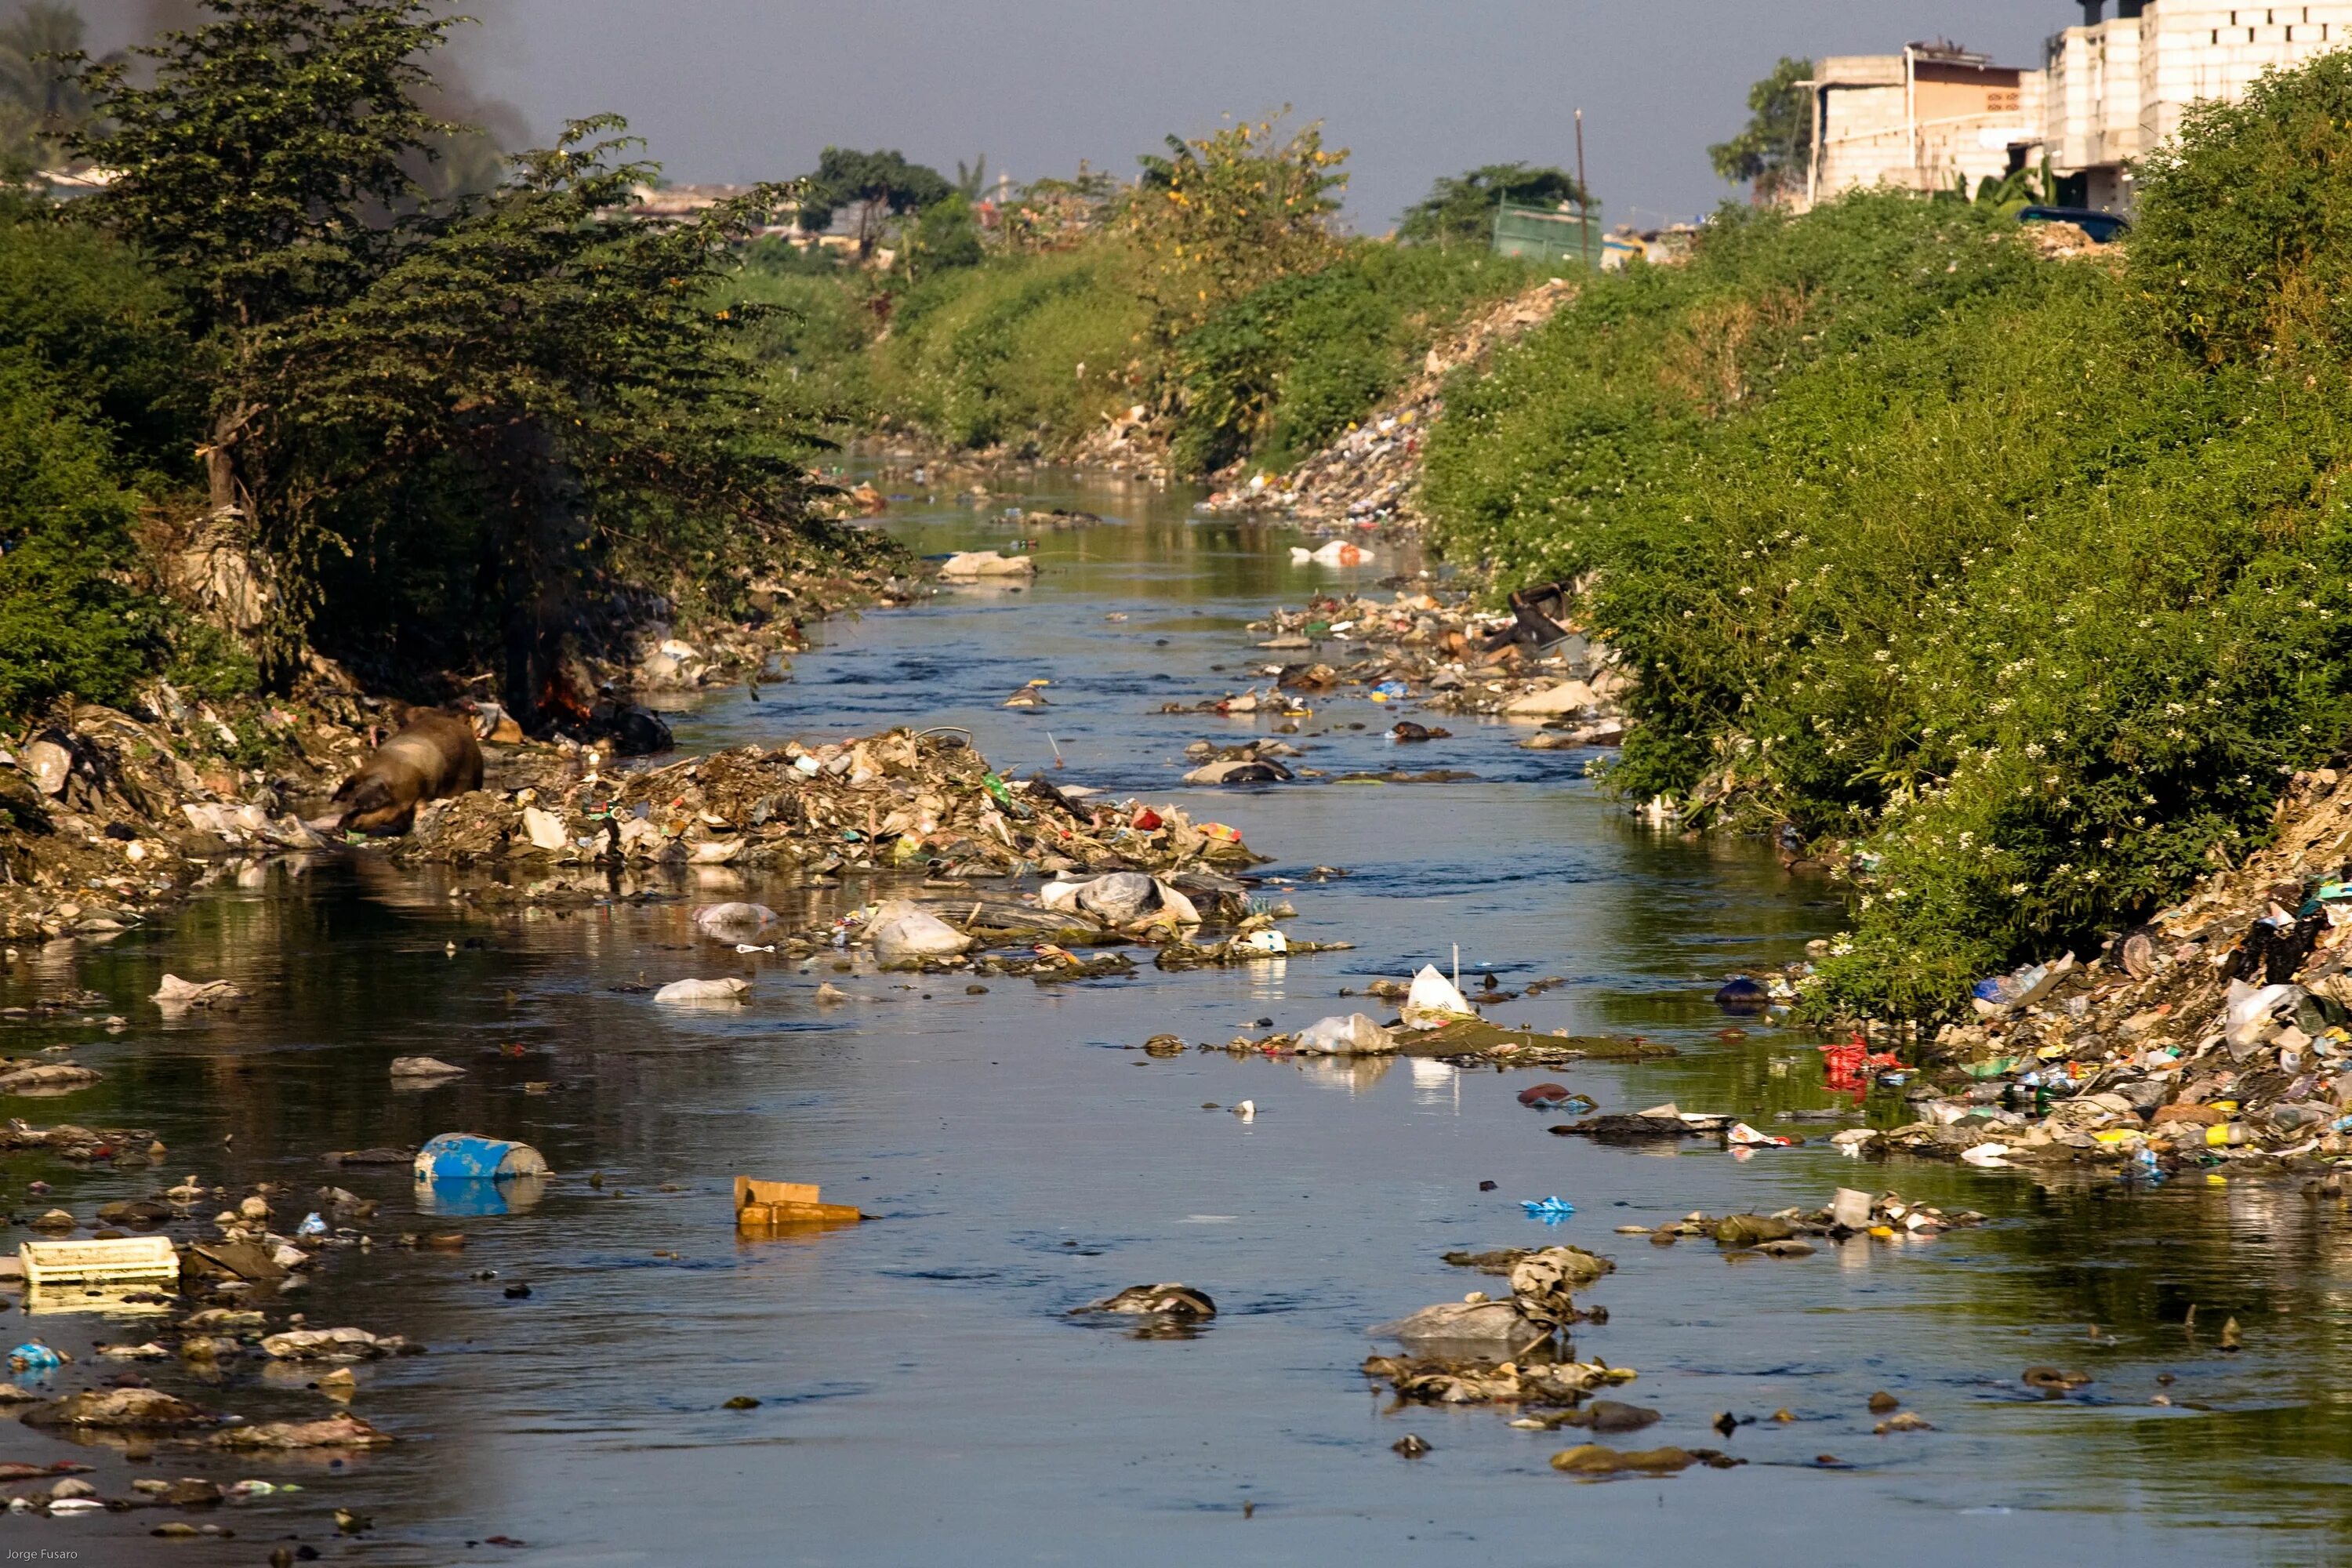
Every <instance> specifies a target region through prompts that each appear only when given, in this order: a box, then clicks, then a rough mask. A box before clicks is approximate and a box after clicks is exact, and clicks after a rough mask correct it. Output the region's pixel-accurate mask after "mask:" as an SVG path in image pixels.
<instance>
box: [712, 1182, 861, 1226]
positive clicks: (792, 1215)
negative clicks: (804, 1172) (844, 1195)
mask: <svg viewBox="0 0 2352 1568" xmlns="http://www.w3.org/2000/svg"><path fill="white" fill-rule="evenodd" d="M865 1217H866V1216H865V1215H863V1214H861V1213H859V1212H858V1210H857V1209H856V1208H855V1207H853V1206H852V1205H848V1204H829V1203H825V1202H824V1201H823V1200H822V1197H821V1195H820V1194H819V1191H818V1188H817V1185H816V1184H815V1183H814V1182H762V1181H758V1180H756V1179H754V1178H752V1177H751V1176H738V1177H736V1178H735V1224H736V1226H738V1227H739V1228H740V1229H746V1230H764V1229H772V1228H774V1227H775V1226H800V1225H841V1224H852V1223H855V1222H856V1221H859V1220H862V1219H864V1218H865Z"/></svg>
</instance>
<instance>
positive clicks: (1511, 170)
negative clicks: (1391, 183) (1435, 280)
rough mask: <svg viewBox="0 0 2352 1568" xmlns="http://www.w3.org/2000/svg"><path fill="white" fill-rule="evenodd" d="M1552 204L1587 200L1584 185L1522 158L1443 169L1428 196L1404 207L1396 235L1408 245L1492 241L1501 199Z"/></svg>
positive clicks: (1520, 202)
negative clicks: (1445, 171) (1450, 170)
mask: <svg viewBox="0 0 2352 1568" xmlns="http://www.w3.org/2000/svg"><path fill="white" fill-rule="evenodd" d="M1585 201H1586V197H1585V193H1584V187H1583V186H1581V185H1580V184H1577V183H1576V179H1575V176H1574V175H1572V174H1569V173H1567V172H1566V171H1565V170H1561V169H1549V168H1545V169H1535V168H1529V167H1528V165H1527V164H1525V163H1488V164H1486V165H1485V166H1484V167H1482V168H1476V169H1472V170H1471V171H1469V172H1468V173H1467V174H1447V175H1444V176H1443V177H1441V178H1440V179H1439V180H1438V181H1437V183H1436V184H1433V185H1431V186H1430V187H1429V195H1426V196H1423V198H1422V199H1421V200H1420V201H1418V202H1415V203H1414V204H1413V205H1412V206H1409V207H1407V208H1406V209H1405V213H1404V221H1403V222H1402V224H1400V225H1398V226H1397V238H1399V239H1400V240H1402V241H1403V242H1404V243H1406V244H1407V245H1479V246H1484V245H1490V244H1492V243H1493V242H1494V238H1495V213H1496V209H1498V208H1500V207H1501V206H1502V205H1503V204H1504V203H1505V202H1517V203H1519V204H1521V205H1528V206H1553V205H1558V204H1559V203H1562V202H1573V203H1575V204H1577V205H1579V206H1582V205H1584V204H1585Z"/></svg>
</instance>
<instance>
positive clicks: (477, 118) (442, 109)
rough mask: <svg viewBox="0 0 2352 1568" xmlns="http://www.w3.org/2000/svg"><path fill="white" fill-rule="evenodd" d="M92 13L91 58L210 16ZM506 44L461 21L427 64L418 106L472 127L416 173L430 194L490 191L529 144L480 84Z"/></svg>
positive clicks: (520, 124)
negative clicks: (427, 82) (427, 79)
mask: <svg viewBox="0 0 2352 1568" xmlns="http://www.w3.org/2000/svg"><path fill="white" fill-rule="evenodd" d="M433 4H434V5H435V8H436V9H437V10H439V11H441V12H442V13H444V14H445V15H446V14H453V13H454V14H464V12H463V8H462V7H461V6H459V5H456V4H453V3H452V0H433ZM89 8H90V9H93V10H97V11H100V12H101V13H105V15H102V16H100V17H98V18H95V19H93V20H92V21H91V22H90V25H89V52H90V53H91V54H93V55H102V54H105V53H106V52H108V51H109V50H111V49H117V48H125V47H131V46H134V45H138V44H143V43H146V42H148V41H150V40H151V39H153V38H155V37H158V36H160V35H162V34H163V33H167V32H187V31H190V30H192V29H194V28H196V27H200V26H204V24H205V22H206V21H208V20H211V19H212V17H213V16H214V15H215V13H214V11H213V7H212V6H210V5H206V4H205V0H138V3H137V4H135V5H119V4H117V5H110V4H103V3H101V4H100V5H93V6H90V7H89ZM493 16H495V13H493ZM506 45H507V39H506V37H505V36H504V29H503V27H502V26H500V24H499V23H498V22H497V21H496V20H494V19H492V20H485V21H479V22H464V23H460V24H459V25H458V26H455V27H452V28H451V29H449V41H448V44H447V46H446V47H444V48H441V49H439V50H437V51H436V52H435V53H434V55H433V57H432V58H430V59H429V60H427V61H426V62H425V66H426V68H427V69H429V70H430V71H431V72H432V73H433V82H434V87H433V90H431V91H429V92H426V93H424V94H421V95H420V96H419V100H418V101H419V107H421V108H423V109H424V110H425V112H426V113H428V114H431V115H433V116H435V117H436V118H437V119H441V120H446V121H452V122H453V123H456V124H460V125H467V126H470V127H472V128H473V131H472V132H471V133H470V134H467V135H464V136H457V137H452V138H450V139H448V140H447V142H445V143H444V145H443V146H442V147H441V148H440V149H439V152H440V153H441V157H440V159H439V160H438V162H437V163H435V164H434V166H433V167H432V168H431V169H429V170H419V171H417V174H418V175H419V178H420V180H421V183H423V184H425V188H426V190H427V192H428V194H430V195H436V196H446V195H458V194H463V193H476V192H480V191H484V190H488V188H489V187H490V186H491V185H492V184H496V183H497V181H498V178H499V174H500V172H501V170H502V159H503V156H504V154H506V153H514V152H520V150H522V149H523V148H525V147H528V146H530V144H531V133H530V121H529V120H528V119H526V118H525V117H524V115H523V112H522V110H520V109H519V108H517V107H516V106H515V105H514V104H512V103H509V101H507V100H505V99H502V98H498V97H495V96H493V95H491V94H489V93H487V92H485V91H483V90H482V89H481V88H480V87H479V86H478V80H479V78H480V75H481V72H482V69H483V68H484V67H485V66H486V65H487V64H488V62H489V61H490V60H491V59H492V58H495V57H496V56H497V55H498V54H499V52H500V51H501V50H502V49H503V48H504V47H506Z"/></svg>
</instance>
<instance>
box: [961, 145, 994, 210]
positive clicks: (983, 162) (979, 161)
mask: <svg viewBox="0 0 2352 1568" xmlns="http://www.w3.org/2000/svg"><path fill="white" fill-rule="evenodd" d="M955 188H956V195H960V196H961V197H962V198H963V199H964V200H966V201H968V202H970V203H971V204H972V205H975V206H977V205H979V204H980V199H981V197H982V196H983V195H986V194H987V191H988V154H987V153H982V154H981V155H980V156H979V157H977V158H974V159H973V160H972V161H971V167H970V168H968V169H967V168H966V167H964V162H963V160H962V159H961V158H958V159H957V160H956V177H955Z"/></svg>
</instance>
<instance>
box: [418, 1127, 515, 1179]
mask: <svg viewBox="0 0 2352 1568" xmlns="http://www.w3.org/2000/svg"><path fill="white" fill-rule="evenodd" d="M547 1173H548V1171H547V1162H546V1160H545V1159H543V1158H541V1155H540V1152H539V1151H538V1150H536V1149H534V1148H532V1147H531V1146H530V1144H528V1143H509V1142H506V1141H505V1140H504V1139H501V1138H485V1137H483V1136H482V1135H481V1134H480V1133H478V1132H444V1133H443V1134H441V1136H440V1137H438V1138H436V1139H434V1140H433V1141H432V1142H429V1143H427V1144H425V1147H424V1148H422V1149H419V1150H418V1151H417V1152H416V1184H417V1185H419V1186H426V1185H430V1184H435V1183H438V1182H480V1181H503V1180H506V1179H507V1178H509V1177H513V1176H544V1175H546V1174H547Z"/></svg>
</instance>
